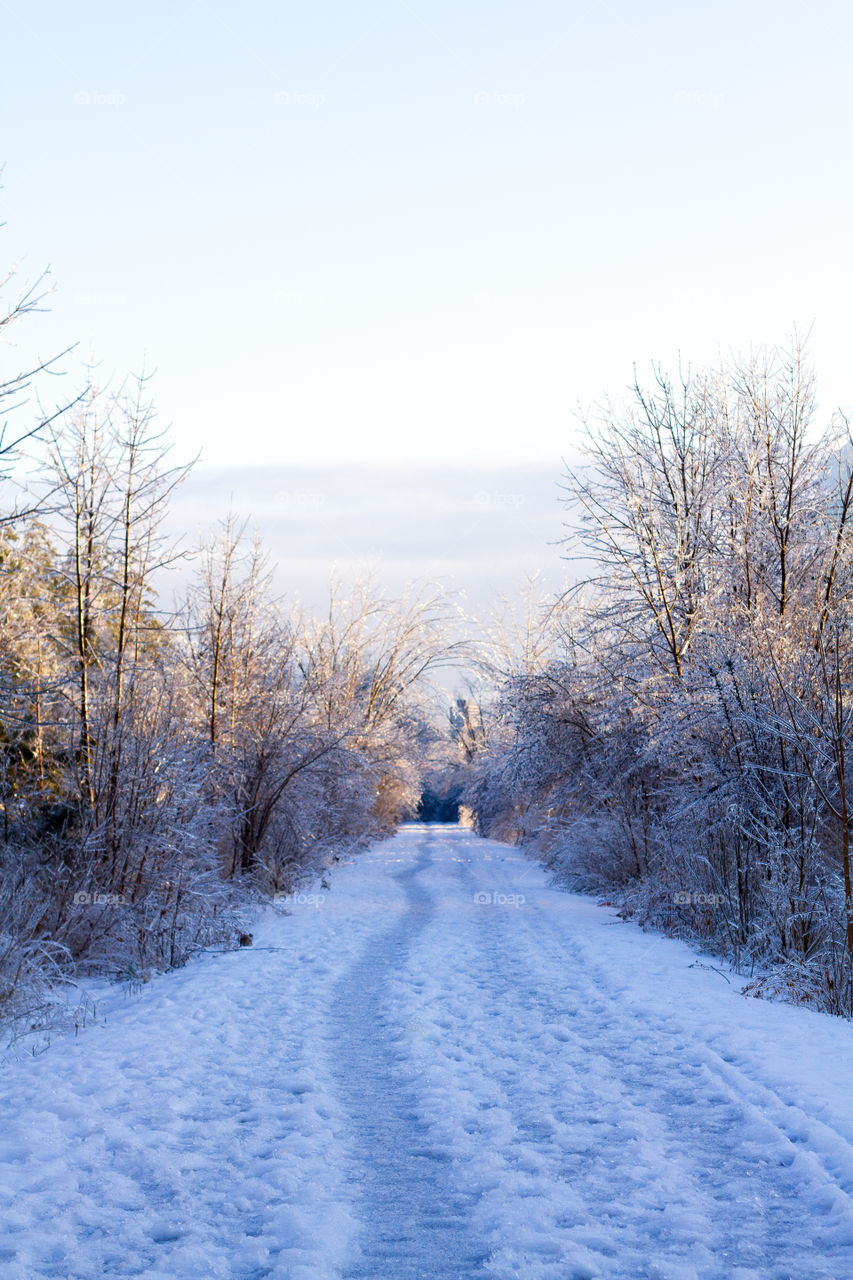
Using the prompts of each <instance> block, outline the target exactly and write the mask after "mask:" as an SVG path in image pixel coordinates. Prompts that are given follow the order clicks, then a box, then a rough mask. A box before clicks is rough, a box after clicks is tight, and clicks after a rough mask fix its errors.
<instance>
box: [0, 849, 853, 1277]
mask: <svg viewBox="0 0 853 1280" xmlns="http://www.w3.org/2000/svg"><path fill="white" fill-rule="evenodd" d="M738 988H739V983H738V981H737V979H734V978H733V977H732V976H731V975H728V978H727V977H724V976H723V975H722V974H721V973H719V972H717V971H715V970H714V969H712V968H711V967H710V966H708V965H705V964H704V963H703V962H702V960H701V958H700V957H697V955H696V953H695V952H692V951H690V950H689V949H688V948H686V947H685V946H683V945H682V944H680V943H677V942H674V941H672V940H669V939H666V938H662V937H658V936H655V935H650V934H644V933H642V932H641V931H640V930H639V929H638V928H637V927H636V926H634V925H632V924H626V923H624V922H623V921H621V920H619V919H618V918H617V917H616V915H615V913H614V912H612V911H610V910H608V909H606V908H601V907H598V906H596V905H595V903H594V902H592V901H591V900H590V899H586V898H580V897H577V896H574V895H570V894H565V893H562V892H560V891H558V890H556V889H552V888H549V887H548V883H547V878H546V876H545V874H544V873H543V871H542V870H541V868H539V867H538V866H536V865H535V864H532V863H530V862H528V861H526V860H525V859H524V858H522V857H521V856H520V855H519V854H518V853H517V852H516V851H514V850H512V849H508V848H506V847H504V846H501V845H497V844H494V843H490V842H487V841H484V840H479V839H477V838H476V837H474V836H472V835H471V834H469V833H467V832H465V831H462V830H459V829H457V828H448V827H433V828H425V827H415V826H412V827H407V828H404V829H403V830H402V831H401V833H400V834H399V835H398V836H397V837H395V839H393V840H391V841H389V842H387V843H385V844H384V845H380V846H378V847H377V848H376V849H374V850H373V851H372V852H370V853H368V854H365V855H362V856H361V857H359V859H358V860H357V861H356V862H354V863H352V864H350V865H348V866H345V867H338V868H336V869H335V870H334V872H333V875H332V879H331V889H329V890H317V891H315V892H314V893H313V894H305V895H302V896H301V900H299V901H296V902H294V903H293V904H292V914H290V915H289V916H285V917H282V916H280V915H277V914H276V913H274V912H272V911H270V912H269V913H268V915H267V916H265V917H264V919H263V920H262V921H261V922H260V924H259V926H258V927H257V928H256V930H255V945H254V946H253V947H252V948H246V949H243V950H241V951H239V952H235V953H230V954H225V955H217V956H205V957H201V958H199V959H197V960H196V961H194V962H193V963H192V964H191V965H189V966H188V967H187V968H186V969H184V970H183V971H181V972H180V973H178V974H172V975H169V976H166V977H163V978H158V979H156V980H155V981H153V982H152V983H151V984H150V985H149V986H148V987H146V988H145V989H144V991H143V993H142V994H141V996H140V997H138V998H132V999H124V998H122V997H121V995H120V994H119V993H118V992H114V993H113V994H111V995H110V996H109V997H108V998H107V999H106V1001H105V1003H104V1005H103V1009H102V1012H103V1014H104V1017H103V1019H102V1022H103V1025H98V1026H94V1027H90V1028H89V1029H87V1030H85V1031H83V1032H81V1033H80V1035H79V1036H78V1037H77V1038H76V1039H73V1040H72V1039H64V1040H60V1041H57V1042H55V1043H54V1045H53V1047H52V1048H50V1049H49V1050H48V1051H47V1052H46V1053H44V1054H43V1055H42V1056H40V1057H38V1058H35V1059H30V1060H24V1061H20V1062H13V1063H11V1064H9V1065H7V1067H6V1070H5V1087H4V1098H3V1102H2V1106H0V1206H1V1208H0V1213H1V1214H2V1216H0V1223H2V1227H1V1228H0V1276H2V1277H3V1280H43V1278H47V1277H50V1278H51V1280H94V1278H95V1277H102V1276H144V1277H148V1278H150V1280H215V1278H217V1277H223V1278H227V1280H261V1277H275V1278H276V1280H285V1278H287V1280H326V1278H328V1280H331V1278H332V1277H343V1278H346V1280H355V1278H356V1277H369V1278H370V1280H409V1278H414V1277H419V1278H421V1280H427V1278H429V1280H439V1278H440V1280H467V1278H468V1277H475V1276H480V1277H483V1278H486V1277H488V1278H491V1280H509V1277H520V1278H523V1280H573V1278H574V1280H580V1278H581V1277H587V1278H592V1277H619V1278H620V1280H644V1278H645V1280H696V1278H699V1277H701V1278H702V1280H712V1278H713V1280H822V1278H827V1280H851V1277H853V1200H851V1195H853V1052H852V1051H853V1027H851V1026H850V1025H849V1024H845V1023H842V1022H840V1021H836V1020H833V1019H830V1018H826V1017H823V1016H821V1015H819V1014H816V1013H812V1012H810V1011H808V1010H804V1009H797V1008H792V1007H789V1006H785V1005H774V1004H767V1003H762V1002H759V1001H755V1000H750V999H744V998H743V997H742V996H741V995H740V994H739V990H738Z"/></svg>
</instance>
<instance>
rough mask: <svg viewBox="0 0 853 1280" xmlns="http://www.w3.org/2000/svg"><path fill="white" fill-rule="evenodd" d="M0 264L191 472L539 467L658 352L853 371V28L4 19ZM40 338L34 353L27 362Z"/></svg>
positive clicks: (372, 15) (487, 18)
mask: <svg viewBox="0 0 853 1280" xmlns="http://www.w3.org/2000/svg"><path fill="white" fill-rule="evenodd" d="M0 31H2V37H3V46H4V73H3V84H2V88H0V95H2V107H3V111H2V132H1V133H0V159H5V162H6V173H5V179H4V182H5V190H4V192H3V193H2V197H0V204H2V213H3V217H5V219H6V223H7V226H6V228H5V229H4V231H3V233H2V247H3V259H2V261H3V262H7V261H8V260H9V259H10V258H11V257H15V256H18V255H20V254H25V255H26V270H27V271H28V272H29V273H30V274H33V273H35V272H36V271H37V269H38V268H39V267H40V266H41V265H43V264H44V263H46V262H50V263H51V265H52V268H53V273H54V278H55V281H56V284H57V286H58V291H57V293H56V295H55V297H54V299H53V300H52V308H53V311H52V315H51V316H50V317H44V318H42V319H41V320H40V321H39V326H38V340H39V343H40V345H41V346H42V347H43V349H45V350H47V349H48V348H49V347H50V346H51V344H53V345H56V344H57V343H64V342H66V341H70V340H75V339H79V340H80V343H81V352H82V354H83V355H88V354H89V353H90V352H92V353H93V354H94V355H95V356H96V357H97V358H99V359H100V360H102V362H103V368H104V369H105V370H113V369H114V370H116V371H118V372H121V371H123V370H125V369H127V368H132V367H136V366H138V365H139V364H140V363H141V359H142V355H143V352H147V357H148V362H149V364H152V365H156V366H157V368H158V370H159V374H158V381H157V396H158V399H159V402H160V404H161V406H162V410H163V414H164V417H165V418H167V419H170V420H171V421H172V422H173V423H174V431H175V436H176V439H177V441H178V444H179V447H180V450H181V451H182V452H183V453H184V454H188V453H194V452H195V451H196V450H198V449H201V450H203V457H204V460H205V461H206V462H207V463H209V464H210V465H212V466H240V465H263V464H266V463H269V464H291V463H292V464H305V463H308V464H310V463H316V462H321V461H332V462H335V463H341V462H347V461H348V460H351V459H353V458H360V459H362V460H365V461H368V462H379V461H393V462H406V461H409V462H411V461H412V460H414V459H419V458H422V459H432V460H442V459H447V460H462V459H470V460H475V461H477V462H488V463H492V462H500V461H508V460H513V459H529V460H531V461H534V460H543V461H548V460H554V462H555V465H556V460H557V459H558V458H559V456H560V455H561V454H563V453H567V452H571V450H572V442H573V439H574V438H575V435H576V426H575V424H574V422H573V419H572V411H573V408H574V407H575V405H576V404H577V402H578V401H581V402H584V403H585V402H588V401H590V400H592V399H594V398H595V397H597V396H599V395H601V394H602V393H604V392H606V391H611V392H616V393H618V392H619V390H620V388H621V387H623V386H624V384H625V383H626V382H627V381H628V379H629V378H630V375H631V366H632V362H633V361H635V360H636V361H637V362H638V363H639V364H640V366H641V367H642V368H646V367H648V362H649V361H650V360H651V359H653V358H657V359H662V360H663V361H665V362H670V363H672V362H674V360H675V358H676V355H677V352H678V350H679V349H681V351H682V352H683V353H684V354H685V356H687V357H691V358H693V359H694V361H697V362H701V361H703V360H706V359H713V357H714V355H715V354H716V352H717V351H718V350H719V349H720V348H726V347H728V346H735V347H742V346H745V345H747V344H748V343H749V342H750V341H755V342H762V341H767V342H774V341H778V340H780V339H783V338H784V337H785V335H786V333H787V331H788V330H789V329H790V328H791V326H792V325H793V324H794V323H797V324H799V325H801V326H803V327H808V326H809V325H810V324H812V323H814V330H813V339H812V347H813V352H814V356H815V359H816V361H817V364H818V371H819V374H820V377H821V385H822V390H823V397H822V398H823V401H824V404H825V406H826V408H827V409H829V408H831V407H832V405H833V404H834V403H835V402H837V401H839V400H841V401H844V402H845V403H849V402H850V401H851V400H853V370H851V369H850V361H849V353H850V350H851V342H850V338H851V319H850V306H849V298H850V294H851V274H853V271H852V270H851V252H850V240H851V232H850V228H851V226H853V199H851V196H853V177H851V125H853V110H851V95H853V87H852V86H853V77H851V74H850V58H851V49H853V40H851V37H853V6H851V5H850V4H849V0H845V2H842V0H837V2H835V0H822V2H818V3H811V4H809V5H806V4H804V3H790V2H786V0H781V2H780V0H774V2H773V3H756V2H754V0H739V2H737V3H733V2H731V0H716V2H715V3H713V4H696V3H680V4H675V3H666V4H664V3H627V2H626V0H621V2H619V3H606V2H605V3H598V4H592V3H587V4H583V5H580V4H573V3H562V4H560V3H555V2H553V0H526V2H525V3H514V4H496V3H488V4H486V3H461V4H460V3H454V4H449V3H446V2H445V0H433V2H432V3H431V4H429V5H426V4H408V3H404V4H391V3H388V2H387V0H384V2H377V0H372V2H371V0H367V2H366V3H360V4H358V5H353V4H342V3H329V2H324V0H317V2H315V3H311V4H300V5H295V4H287V3H284V4H272V3H252V2H251V0H250V2H248V3H244V4H243V5H240V6H236V5H233V4H225V3H220V2H217V3H169V4H165V3H162V2H158V0H154V2H153V3H147V4H145V5H140V4H136V5H132V6H131V5H127V4H122V3H117V2H116V0H110V3H86V2H77V0H73V2H70V3H68V2H66V3H43V2H40V0H29V2H28V3H27V4H19V5H17V6H14V7H12V6H8V5H7V6H5V7H3V8H2V10H0ZM33 332H35V330H33Z"/></svg>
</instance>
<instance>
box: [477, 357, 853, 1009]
mask: <svg viewBox="0 0 853 1280" xmlns="http://www.w3.org/2000/svg"><path fill="white" fill-rule="evenodd" d="M584 439H585V447H584V456H583V459H582V461H581V462H580V463H579V465H577V466H574V467H572V468H570V469H568V470H567V473H566V475H565V476H564V479H563V489H564V493H563V497H564V500H565V505H566V524H567V529H566V541H565V553H566V555H567V557H570V558H576V559H578V560H579V561H580V562H581V563H582V564H583V566H584V572H583V573H582V574H581V580H580V581H579V582H578V583H577V585H576V586H575V587H574V588H573V589H572V590H570V591H568V592H567V593H566V594H565V595H563V596H561V597H560V598H559V599H556V600H555V599H552V600H547V599H538V598H535V597H532V598H530V599H528V601H527V603H526V606H525V607H524V608H523V609H521V611H520V612H519V613H517V614H516V616H515V617H514V618H512V619H511V625H508V624H507V621H506V619H504V622H503V625H502V626H501V627H500V628H499V629H498V630H497V631H494V630H493V634H492V642H491V644H490V645H489V646H487V648H486V649H485V650H484V653H483V657H482V667H483V670H484V672H485V674H486V677H487V678H488V679H489V680H492V681H493V682H494V684H495V686H496V687H497V688H498V689H499V697H498V699H497V702H496V703H495V704H494V705H493V706H491V707H487V708H486V711H485V713H484V716H483V718H482V720H483V725H484V726H485V729H484V732H483V733H481V735H480V739H481V740H480V742H479V744H478V747H477V750H476V752H475V753H474V757H473V759H472V763H471V766H470V769H469V776H468V782H467V798H468V802H469V803H470V804H471V806H472V807H473V809H474V810H475V812H476V814H477V821H478V824H479V827H480V829H481V830H482V831H483V832H484V833H487V834H491V835H494V836H497V837H499V838H502V839H507V840H510V841H520V842H524V843H527V844H528V845H529V846H530V847H531V848H533V849H535V850H537V851H538V852H540V853H541V855H542V856H543V857H544V858H545V859H546V860H547V861H548V862H549V863H550V864H551V865H552V866H553V867H554V868H555V869H556V870H557V871H558V872H559V874H560V875H561V876H562V877H563V878H564V879H565V880H566V881H567V882H568V883H569V884H571V885H572V886H574V887H575V888H578V889H583V890H588V891H592V892H597V893H605V894H606V895H607V896H608V897H609V898H610V899H611V900H616V901H618V903H619V904H621V907H622V910H623V912H624V913H625V914H629V915H632V916H634V917H636V918H638V919H640V920H641V921H643V922H645V923H649V924H652V925H656V926H659V927H662V928H664V929H666V930H667V931H669V932H671V933H673V934H676V935H684V936H690V937H693V938H698V939H700V940H701V942H702V944H703V946H705V947H706V948H708V949H710V950H712V951H714V952H716V953H719V954H723V955H725V956H727V957H729V958H731V959H732V960H733V961H734V963H735V964H736V965H737V966H738V967H739V968H740V969H741V970H742V971H744V970H745V971H747V972H753V973H754V975H755V980H754V982H753V989H754V990H756V991H757V992H758V993H770V992H778V993H781V994H783V995H786V996H788V997H790V998H792V999H795V1000H807V1001H810V1002H812V1003H815V1004H817V1005H818V1006H819V1007H821V1008H824V1009H827V1010H830V1011H832V1012H835V1013H844V1014H851V1013H853V887H851V867H850V836H851V830H850V827H851V811H853V790H851V783H853V773H851V768H853V698H852V697H851V692H852V690H851V680H852V679H853V629H851V621H852V620H853V619H852V618H851V605H853V539H851V505H853V449H852V448H851V436H850V428H849V422H848V420H847V418H846V417H845V416H844V415H843V414H841V413H840V412H839V413H836V414H835V415H834V417H833V418H832V420H831V421H830V422H829V423H828V424H826V425H824V426H822V427H821V426H819V425H818V423H817V421H816V409H815V380H814V374H813V372H812V369H811V367H810V364H809V361H808V359H807V357H806V354H805V353H804V351H803V348H802V344H801V343H800V342H798V341H797V340H796V339H795V340H794V341H792V342H791V343H790V344H789V346H787V347H785V348H777V349H772V350H762V351H759V352H753V353H752V354H750V355H749V356H748V357H732V358H730V359H728V360H727V361H725V362H723V363H722V364H721V366H720V367H715V368H709V369H703V370H698V371H690V370H688V371H686V372H680V373H679V374H678V375H677V376H674V377H672V376H669V375H668V374H667V373H665V372H664V371H663V370H662V369H660V368H657V369H655V370H654V371H653V376H652V377H651V378H650V380H649V382H648V384H647V385H644V384H641V382H640V381H639V380H638V379H635V382H634V385H633V387H632V389H631V392H630V396H629V397H628V398H627V400H626V401H625V402H624V403H622V404H615V405H614V404H613V403H611V402H604V403H603V404H601V405H600V406H598V407H597V408H596V410H595V411H594V412H592V413H591V414H590V415H588V417H587V418H586V420H585V436H584Z"/></svg>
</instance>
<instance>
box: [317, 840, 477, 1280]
mask: <svg viewBox="0 0 853 1280" xmlns="http://www.w3.org/2000/svg"><path fill="white" fill-rule="evenodd" d="M430 844H431V837H430V836H426V837H422V838H421V842H419V849H420V850H422V852H420V856H419V857H418V860H417V861H416V862H414V863H412V864H411V865H409V866H408V867H406V869H405V870H403V871H400V872H397V873H396V879H397V880H398V882H399V883H400V884H401V885H402V886H403V888H404V890H405V892H406V896H407V899H408V909H407V911H406V913H405V914H404V915H403V917H402V919H401V920H400V921H399V922H398V923H397V924H396V925H395V926H394V928H393V929H391V930H390V931H389V932H388V933H386V934H384V935H383V936H381V937H379V938H377V939H375V940H374V941H372V942H371V943H370V944H369V946H368V947H367V950H366V951H365V952H364V954H363V955H362V956H361V958H360V959H359V960H358V961H357V963H356V964H355V965H354V966H353V968H352V969H351V970H350V972H349V973H348V974H347V976H346V978H345V979H344V981H343V982H342V984H341V985H340V987H339V990H338V995H337V998H336V1000H335V1002H334V1005H333V1011H332V1021H333V1029H334V1032H335V1046H336V1063H335V1064H334V1066H333V1069H335V1067H336V1074H337V1078H338V1082H339V1089H340V1095H339V1096H340V1100H341V1102H342V1104H343V1105H344V1106H345V1108H346V1109H347V1111H348V1113H349V1116H350V1119H351V1124H352V1133H353V1154H354V1164H353V1168H352V1169H351V1171H350V1179H351V1184H352V1185H354V1186H355V1187H357V1189H358V1200H357V1203H356V1205H355V1206H354V1208H355V1212H356V1214H357V1215H358V1216H359V1218H360V1220H361V1223H362V1235H361V1240H360V1256H359V1258H358V1260H357V1261H356V1262H355V1263H354V1265H353V1266H352V1267H351V1268H350V1269H349V1270H348V1271H346V1273H345V1280H391V1278H392V1277H393V1280H469V1278H471V1280H473V1277H478V1276H482V1275H483V1263H484V1260H485V1254H484V1250H483V1249H482V1248H480V1247H478V1245H477V1242H476V1241H474V1240H472V1238H471V1235H470V1231H469V1226H468V1220H469V1217H470V1212H471V1199H472V1197H471V1196H470V1194H465V1193H463V1192H462V1191H461V1190H460V1189H459V1188H458V1187H457V1186H456V1184H455V1178H454V1169H453V1167H452V1163H451V1161H452V1157H451V1154H450V1152H449V1151H448V1150H447V1148H446V1147H445V1146H443V1145H442V1144H440V1143H438V1142H436V1140H435V1137H434V1135H433V1134H431V1132H430V1129H429V1127H428V1126H427V1125H426V1124H424V1123H423V1122H421V1121H419V1119H418V1116H417V1111H416V1105H415V1100H414V1098H413V1097H412V1096H411V1095H410V1094H409V1093H408V1092H407V1090H406V1087H405V1085H404V1083H403V1081H402V1079H401V1077H400V1074H399V1068H398V1066H397V1064H398V1062H399V1060H400V1058H401V1056H403V1057H404V1056H405V1052H403V1053H402V1054H401V1049H400V1044H401V1041H402V1042H403V1044H404V1045H405V1038H406V1031H405V1028H403V1027H400V1026H399V1025H397V1026H395V1025H394V1023H393V1022H392V1021H391V1019H390V1018H389V1015H388V1014H387V1013H386V1012H385V1011H384V1010H383V1001H384V997H385V993H386V986H387V981H388V977H389V975H390V974H391V973H392V972H398V973H399V972H400V971H401V970H402V969H403V968H404V967H405V964H406V961H407V959H408V956H409V952H410V949H411V945H412V942H413V941H414V939H415V938H416V937H417V936H418V935H419V934H420V933H421V932H422V931H423V930H424V929H425V928H426V926H427V925H428V924H429V922H430V920H431V919H432V916H433V912H434V907H433V902H432V899H431V897H430V895H429V893H428V892H427V890H426V889H424V888H423V886H422V885H421V884H420V883H419V882H418V876H419V874H420V873H421V872H422V871H423V870H425V869H426V867H427V866H428V865H429V849H430Z"/></svg>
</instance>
